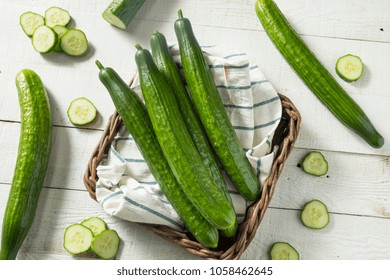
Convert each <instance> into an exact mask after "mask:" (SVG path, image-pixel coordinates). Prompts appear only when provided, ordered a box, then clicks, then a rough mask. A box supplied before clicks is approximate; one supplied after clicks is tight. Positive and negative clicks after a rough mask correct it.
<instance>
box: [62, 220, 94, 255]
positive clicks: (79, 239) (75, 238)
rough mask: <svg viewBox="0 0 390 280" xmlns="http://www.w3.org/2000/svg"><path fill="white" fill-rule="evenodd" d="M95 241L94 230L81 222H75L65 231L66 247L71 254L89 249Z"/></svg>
mask: <svg viewBox="0 0 390 280" xmlns="http://www.w3.org/2000/svg"><path fill="white" fill-rule="evenodd" d="M92 241H93V233H92V231H91V230H90V229H89V228H87V227H85V226H83V225H80V224H73V225H70V226H69V227H67V228H66V230H65V233H64V248H65V250H66V251H68V252H69V253H71V254H80V253H83V252H86V251H88V250H89V248H90V247H91V245H92Z"/></svg>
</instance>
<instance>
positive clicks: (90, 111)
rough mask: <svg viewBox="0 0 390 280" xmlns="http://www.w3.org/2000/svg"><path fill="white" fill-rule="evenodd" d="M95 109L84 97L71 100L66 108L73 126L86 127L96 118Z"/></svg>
mask: <svg viewBox="0 0 390 280" xmlns="http://www.w3.org/2000/svg"><path fill="white" fill-rule="evenodd" d="M96 113H97V110H96V107H95V105H93V103H92V102H91V101H89V100H88V99H87V98H85V97H80V98H77V99H75V100H73V101H72V102H71V103H70V105H69V108H68V118H69V120H70V121H71V123H73V124H74V125H86V124H89V123H91V122H93V120H94V119H95V118H96Z"/></svg>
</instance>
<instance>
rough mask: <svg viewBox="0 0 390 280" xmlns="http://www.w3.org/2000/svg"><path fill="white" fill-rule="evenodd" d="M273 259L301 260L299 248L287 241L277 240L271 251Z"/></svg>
mask: <svg viewBox="0 0 390 280" xmlns="http://www.w3.org/2000/svg"><path fill="white" fill-rule="evenodd" d="M270 256H271V260H299V259H300V256H299V253H298V251H297V250H295V248H294V247H293V246H291V245H290V244H289V243H287V242H276V243H274V244H273V245H272V248H271V251H270Z"/></svg>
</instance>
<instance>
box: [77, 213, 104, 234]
mask: <svg viewBox="0 0 390 280" xmlns="http://www.w3.org/2000/svg"><path fill="white" fill-rule="evenodd" d="M81 224H82V225H83V226H85V227H87V228H89V229H90V230H91V231H92V233H93V236H96V235H98V234H100V233H102V232H103V231H104V230H106V229H107V224H106V222H104V221H103V220H102V219H100V218H99V217H90V218H88V219H85V220H84V221H82V222H81Z"/></svg>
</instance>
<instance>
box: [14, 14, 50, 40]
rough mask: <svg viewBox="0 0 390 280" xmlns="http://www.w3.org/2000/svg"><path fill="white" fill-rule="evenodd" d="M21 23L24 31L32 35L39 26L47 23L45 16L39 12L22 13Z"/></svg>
mask: <svg viewBox="0 0 390 280" xmlns="http://www.w3.org/2000/svg"><path fill="white" fill-rule="evenodd" d="M19 23H20V26H21V27H22V29H23V31H24V33H26V35H27V36H29V37H31V36H32V35H33V34H34V31H35V29H36V28H37V27H38V26H41V25H44V24H45V18H44V17H43V16H41V15H38V14H37V13H33V12H25V13H23V14H21V15H20V19H19Z"/></svg>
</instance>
